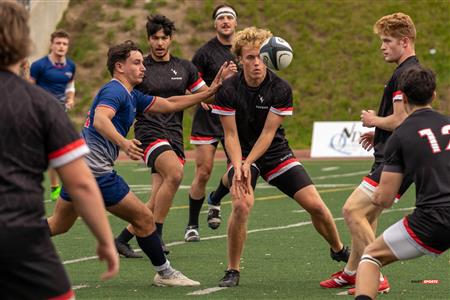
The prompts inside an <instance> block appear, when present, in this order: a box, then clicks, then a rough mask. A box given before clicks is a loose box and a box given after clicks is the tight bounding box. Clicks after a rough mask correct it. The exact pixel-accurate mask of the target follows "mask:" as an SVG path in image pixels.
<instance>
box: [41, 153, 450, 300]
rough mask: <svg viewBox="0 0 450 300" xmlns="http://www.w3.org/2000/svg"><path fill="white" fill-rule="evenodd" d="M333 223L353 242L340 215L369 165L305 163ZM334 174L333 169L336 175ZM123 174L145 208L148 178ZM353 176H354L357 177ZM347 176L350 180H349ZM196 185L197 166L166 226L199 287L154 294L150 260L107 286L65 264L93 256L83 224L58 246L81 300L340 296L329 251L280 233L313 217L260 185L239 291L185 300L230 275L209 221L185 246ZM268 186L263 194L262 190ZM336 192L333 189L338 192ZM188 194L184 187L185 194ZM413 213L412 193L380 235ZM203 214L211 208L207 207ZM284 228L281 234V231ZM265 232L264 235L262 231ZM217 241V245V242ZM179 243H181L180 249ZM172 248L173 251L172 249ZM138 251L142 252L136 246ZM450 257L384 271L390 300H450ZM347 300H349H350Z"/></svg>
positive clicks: (302, 230) (304, 229)
mask: <svg viewBox="0 0 450 300" xmlns="http://www.w3.org/2000/svg"><path fill="white" fill-rule="evenodd" d="M304 165H305V166H306V168H307V170H308V172H309V173H310V175H311V177H312V178H313V179H314V182H315V183H316V184H317V186H318V189H319V191H320V193H321V195H322V197H323V199H324V201H325V202H326V203H327V205H328V206H329V208H330V210H331V211H332V213H333V215H334V217H335V218H339V219H338V220H337V221H336V224H337V226H338V229H339V230H340V233H341V236H342V238H343V240H344V242H345V243H348V241H349V234H348V232H347V230H346V227H345V225H344V223H343V221H342V220H341V219H340V218H341V217H342V215H341V207H342V205H343V203H344V201H345V199H346V197H347V196H348V195H349V194H350V192H351V191H352V189H353V188H354V187H355V186H356V185H357V184H358V183H359V182H360V180H361V177H362V176H363V173H364V171H367V170H368V168H369V167H370V161H364V160H360V161H307V162H305V163H304ZM333 167H335V168H334V169H330V168H333ZM224 168H225V164H224V162H217V163H216V167H215V170H214V173H213V176H212V180H211V181H210V183H209V184H208V191H211V190H212V189H214V187H215V185H216V183H217V180H218V178H219V177H220V176H221V174H222V172H223V170H224ZM117 170H118V172H119V174H121V175H122V176H123V177H124V178H125V179H126V180H127V181H128V183H129V184H130V185H132V187H133V190H135V191H136V192H137V194H138V196H139V198H140V199H142V200H143V201H144V200H146V198H147V197H148V193H149V183H150V179H149V178H150V176H149V172H148V171H147V170H146V169H145V168H144V166H143V165H142V164H135V163H120V164H118V166H117ZM352 173H353V174H352ZM346 174H348V175H346ZM192 177H193V164H192V163H191V162H188V163H187V164H186V168H185V178H184V181H183V184H182V185H183V187H182V189H180V190H179V192H178V193H177V194H176V197H175V200H174V203H173V207H172V210H171V212H170V214H169V216H168V218H167V220H166V222H165V225H164V240H165V242H166V244H168V245H169V248H170V249H171V251H172V252H171V254H170V255H169V258H170V261H171V263H172V264H173V266H175V267H176V268H178V269H180V270H181V271H183V272H184V273H185V274H186V275H188V276H190V277H191V278H193V279H196V280H199V281H200V282H201V283H202V285H201V286H200V287H197V288H157V287H154V286H152V285H151V282H152V279H153V276H154V271H153V268H152V267H151V265H150V262H149V261H148V260H147V259H137V260H136V259H135V260H133V259H123V258H122V259H121V271H120V274H119V275H118V276H117V277H116V278H114V279H113V280H110V281H106V282H102V281H100V279H99V275H100V273H101V272H102V271H103V270H104V268H105V266H104V265H102V264H101V263H99V262H98V261H97V260H95V259H90V260H87V261H83V262H76V263H67V262H68V261H69V260H73V259H78V258H82V257H91V256H93V255H95V242H94V239H93V238H92V237H91V235H90V234H89V233H88V232H87V228H86V226H85V225H84V224H83V222H82V221H77V222H76V224H75V225H74V227H73V228H72V229H71V230H70V232H68V233H67V234H65V235H62V236H58V237H55V238H54V242H55V245H56V248H57V250H58V253H59V255H60V256H61V259H62V260H63V261H65V262H66V265H65V267H66V270H67V271H68V273H69V276H70V278H71V280H72V283H73V285H74V286H78V287H80V288H79V289H77V290H76V294H77V298H78V299H98V298H102V299H185V298H189V297H190V298H207V299H209V298H213V299H257V298H264V299H274V298H292V299H330V298H337V299H339V298H340V297H343V296H337V295H336V294H337V293H338V292H342V291H344V290H343V289H339V290H327V289H322V288H320V287H319V281H321V280H323V279H325V278H327V277H328V275H330V274H331V273H334V272H335V271H337V270H339V269H340V268H342V266H343V265H342V264H338V263H335V262H333V261H331V260H330V258H329V255H328V247H327V244H326V243H325V242H324V241H323V240H322V238H321V237H320V236H319V235H318V234H317V233H316V231H315V230H314V229H313V227H312V226H311V225H310V224H309V223H306V224H304V225H302V226H300V225H297V226H293V227H290V228H282V227H283V226H287V225H292V224H299V223H301V222H308V221H309V220H310V219H309V215H308V214H307V213H305V212H303V211H302V210H301V208H300V207H299V206H298V205H297V204H296V203H295V202H294V201H292V200H289V199H288V198H287V197H285V196H284V195H282V194H281V193H280V192H278V191H277V190H276V189H274V188H270V187H265V185H264V182H262V181H260V182H259V184H262V185H261V186H259V187H258V188H257V190H256V194H255V196H256V202H255V206H254V209H253V211H252V215H251V217H250V221H249V230H255V232H251V233H250V234H249V235H248V240H247V243H246V248H245V251H244V255H243V257H242V273H241V282H240V286H239V287H237V288H232V289H225V290H220V291H217V292H214V293H211V294H208V295H204V296H187V294H188V293H190V292H193V291H196V290H201V289H206V288H210V287H215V286H216V285H217V282H218V280H219V279H220V278H221V276H222V274H223V271H224V269H225V268H226V238H225V233H226V232H225V226H224V225H222V226H221V227H220V228H219V229H218V230H217V231H212V230H210V229H209V228H208V227H207V226H206V221H205V219H206V214H204V213H202V214H201V215H200V218H201V228H200V234H201V237H202V239H203V240H202V241H201V242H200V243H191V244H186V243H182V240H183V234H184V227H185V225H186V222H187V215H188V209H187V204H188V201H187V192H188V189H187V186H188V185H189V184H190V183H191V181H192ZM263 185H264V186H263ZM333 185H335V186H333ZM185 186H186V187H185ZM46 205H47V212H48V213H49V214H50V213H51V212H52V210H53V206H54V204H53V203H50V202H48V201H47V202H46ZM412 206H414V191H413V189H410V190H409V191H408V192H407V193H406V195H405V196H404V197H403V198H402V200H401V202H400V203H398V204H397V205H395V206H394V209H393V210H392V211H390V212H387V213H385V214H384V215H383V216H382V217H381V218H380V222H379V232H381V230H383V229H385V228H386V227H387V226H389V225H390V224H392V223H394V222H395V221H397V220H399V219H400V218H401V217H402V216H403V215H405V214H406V213H407V212H408V211H401V210H398V209H400V208H408V207H412ZM204 210H206V206H204ZM229 212H230V204H229V198H228V197H227V198H225V199H224V204H223V209H222V216H223V217H225V218H224V219H225V220H226V218H227V216H228V215H229ZM109 220H110V222H111V226H112V229H113V231H114V233H115V234H117V233H119V232H120V230H121V229H122V228H123V226H125V225H126V223H125V222H123V221H121V220H119V219H117V218H116V217H113V216H110V217H109ZM280 227H281V228H280ZM264 228H266V229H267V230H265V231H259V230H260V229H264ZM214 237H217V238H214ZM177 242H180V243H177ZM173 243H175V244H173ZM132 245H133V247H137V244H136V242H135V241H134V240H133V241H132ZM449 261H450V255H449V254H448V253H447V254H444V255H443V256H442V257H439V258H438V259H432V258H428V257H425V258H421V259H417V260H413V261H407V262H401V263H400V262H398V263H395V264H393V265H390V266H387V267H386V268H384V273H385V274H386V275H387V276H388V278H389V280H390V282H391V285H392V287H391V288H392V290H391V293H390V294H389V295H387V296H382V297H380V298H381V299H383V298H386V299H387V298H389V299H448V298H449V288H450V284H449V275H450V274H449ZM423 279H438V280H440V283H439V284H435V285H424V284H419V283H414V282H413V281H417V280H423ZM346 298H347V299H349V298H350V297H348V296H346Z"/></svg>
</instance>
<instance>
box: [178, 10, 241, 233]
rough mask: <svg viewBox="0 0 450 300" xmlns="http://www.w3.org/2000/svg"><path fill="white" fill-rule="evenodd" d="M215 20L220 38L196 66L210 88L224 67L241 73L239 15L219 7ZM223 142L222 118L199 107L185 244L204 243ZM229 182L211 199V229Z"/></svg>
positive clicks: (216, 222) (206, 46)
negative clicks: (203, 221)
mask: <svg viewBox="0 0 450 300" xmlns="http://www.w3.org/2000/svg"><path fill="white" fill-rule="evenodd" d="M212 18H213V20H214V28H215V29H216V36H215V37H214V38H213V39H211V40H209V41H208V42H207V43H206V44H204V45H203V46H202V47H201V48H200V49H198V50H197V52H196V53H195V55H194V57H193V58H192V63H194V65H195V66H196V67H197V69H198V71H199V73H200V76H201V77H203V79H204V80H205V82H206V84H208V85H209V84H211V82H212V81H213V80H214V77H215V76H216V74H217V72H218V71H219V69H220V67H221V66H222V64H223V63H225V62H229V63H230V64H231V65H230V70H231V73H230V75H229V76H231V75H233V74H235V72H237V65H236V64H235V62H234V60H235V57H234V55H233V53H231V51H230V50H231V42H232V41H233V37H234V32H235V30H236V26H237V12H236V10H235V9H234V8H233V7H232V6H231V5H228V4H221V5H218V6H217V7H216V8H215V9H214V11H213V15H212ZM219 141H220V142H221V143H222V145H224V142H223V130H222V126H221V125H220V120H219V117H218V116H217V115H215V114H213V113H211V110H210V107H209V106H208V105H198V106H197V110H196V112H195V115H194V119H193V121H192V131H191V138H190V142H191V144H193V145H195V175H194V180H193V181H192V184H191V189H190V191H189V220H188V224H187V227H186V231H185V235H184V240H185V241H186V242H195V241H199V240H200V234H199V227H198V218H199V214H200V210H201V208H202V205H203V201H204V200H205V192H206V184H207V183H208V180H209V178H210V176H211V171H212V169H213V165H214V154H215V153H216V149H217V146H218V144H219ZM227 186H228V178H227V176H226V174H225V175H224V176H223V177H222V179H221V180H220V182H219V186H218V187H217V189H216V190H215V191H214V192H212V193H211V194H209V196H208V206H209V210H208V217H207V222H208V226H209V227H210V228H212V229H217V228H219V226H220V223H221V221H222V220H221V216H220V201H221V199H222V198H223V197H224V196H225V195H227V194H228V192H229V190H228V187H227Z"/></svg>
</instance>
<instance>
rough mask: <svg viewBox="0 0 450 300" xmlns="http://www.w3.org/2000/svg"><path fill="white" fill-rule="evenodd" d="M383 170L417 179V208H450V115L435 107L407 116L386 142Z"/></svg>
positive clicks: (415, 180) (415, 181)
mask: <svg viewBox="0 0 450 300" xmlns="http://www.w3.org/2000/svg"><path fill="white" fill-rule="evenodd" d="M383 171H388V172H399V173H403V174H405V175H406V174H408V175H411V176H412V177H413V178H414V183H415V184H416V206H417V207H427V206H448V207H450V118H449V117H447V116H443V115H441V114H439V113H438V112H436V111H434V110H432V109H421V110H418V111H415V112H414V113H412V114H411V115H410V116H408V118H406V120H405V121H404V122H403V124H402V125H400V126H399V127H398V128H397V129H396V130H395V131H394V132H393V133H392V135H391V137H390V138H389V140H388V142H387V144H386V149H385V166H384V169H383Z"/></svg>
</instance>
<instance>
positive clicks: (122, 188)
mask: <svg viewBox="0 0 450 300" xmlns="http://www.w3.org/2000/svg"><path fill="white" fill-rule="evenodd" d="M95 180H97V184H98V187H99V188H100V191H101V192H102V196H103V201H104V203H105V206H111V205H115V204H117V203H119V202H120V201H121V200H122V199H123V198H125V196H126V195H127V194H128V192H129V191H130V187H129V186H128V184H127V183H126V182H125V180H123V178H122V177H120V176H119V175H117V172H116V171H112V172H111V173H108V174H106V175H103V176H99V177H95ZM60 197H61V198H62V199H63V200H66V201H71V199H70V196H69V194H68V193H67V191H66V190H65V189H64V186H63V187H62V189H61V194H60Z"/></svg>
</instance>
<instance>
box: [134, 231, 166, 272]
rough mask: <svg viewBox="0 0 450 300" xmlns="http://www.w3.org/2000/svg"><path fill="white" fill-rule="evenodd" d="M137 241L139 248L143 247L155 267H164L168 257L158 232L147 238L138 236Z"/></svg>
mask: <svg viewBox="0 0 450 300" xmlns="http://www.w3.org/2000/svg"><path fill="white" fill-rule="evenodd" d="M136 240H137V242H138V244H139V247H141V249H142V251H144V253H145V254H146V255H147V256H148V258H150V260H151V262H152V264H153V265H154V266H162V265H163V264H164V263H165V262H166V256H165V255H164V252H163V250H162V246H161V239H160V238H159V235H158V233H157V232H156V230H155V231H153V233H152V234H150V235H149V236H146V237H138V236H136Z"/></svg>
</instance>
